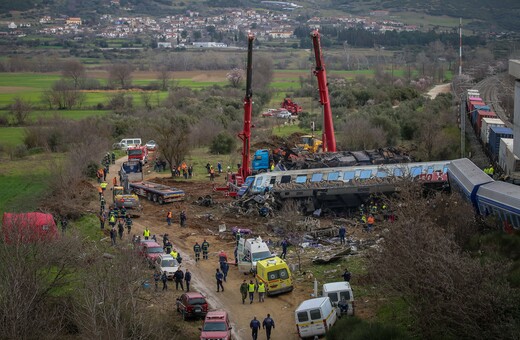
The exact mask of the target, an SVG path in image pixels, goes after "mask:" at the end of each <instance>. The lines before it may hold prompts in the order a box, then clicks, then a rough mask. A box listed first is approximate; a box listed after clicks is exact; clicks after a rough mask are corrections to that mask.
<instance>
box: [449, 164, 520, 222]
mask: <svg viewBox="0 0 520 340" xmlns="http://www.w3.org/2000/svg"><path fill="white" fill-rule="evenodd" d="M448 180H449V183H450V187H451V188H452V189H454V190H457V191H459V192H461V193H462V195H463V196H464V197H465V198H466V199H468V200H469V201H470V202H471V204H472V205H473V207H474V208H475V211H476V213H478V214H480V215H482V216H489V215H493V216H495V217H496V218H497V219H498V220H499V221H500V222H501V224H502V227H503V228H504V230H506V231H508V230H511V229H513V228H514V229H519V228H520V186H517V185H514V184H511V183H506V182H501V181H495V180H493V179H492V178H491V177H490V176H488V175H487V174H485V173H484V171H482V170H481V169H480V168H479V167H477V166H476V165H475V164H474V163H473V162H471V161H470V160H469V159H467V158H462V159H457V160H453V161H451V162H450V164H449V166H448Z"/></svg>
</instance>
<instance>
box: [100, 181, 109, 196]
mask: <svg viewBox="0 0 520 340" xmlns="http://www.w3.org/2000/svg"><path fill="white" fill-rule="evenodd" d="M99 186H100V187H101V191H102V193H103V194H105V190H107V186H108V183H107V182H106V181H105V180H103V182H101V184H99Z"/></svg>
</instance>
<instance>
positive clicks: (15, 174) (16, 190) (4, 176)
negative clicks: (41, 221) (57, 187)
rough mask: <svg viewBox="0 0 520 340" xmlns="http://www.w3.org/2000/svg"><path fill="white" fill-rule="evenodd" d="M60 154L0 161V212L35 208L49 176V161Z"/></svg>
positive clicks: (45, 187)
mask: <svg viewBox="0 0 520 340" xmlns="http://www.w3.org/2000/svg"><path fill="white" fill-rule="evenodd" d="M52 157H54V158H56V159H58V158H59V157H62V156H60V155H55V154H53V155H49V154H38V155H33V156H29V157H26V158H24V159H21V160H12V161H9V162H0V213H4V212H6V211H11V212H24V211H31V210H35V209H36V208H37V206H38V202H39V198H40V197H41V195H43V194H44V193H45V191H46V189H47V183H48V180H49V178H50V176H51V173H50V167H49V162H50V161H51V158H52Z"/></svg>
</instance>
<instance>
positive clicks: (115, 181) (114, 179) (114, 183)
mask: <svg viewBox="0 0 520 340" xmlns="http://www.w3.org/2000/svg"><path fill="white" fill-rule="evenodd" d="M112 185H113V186H115V187H117V177H116V176H114V178H112Z"/></svg>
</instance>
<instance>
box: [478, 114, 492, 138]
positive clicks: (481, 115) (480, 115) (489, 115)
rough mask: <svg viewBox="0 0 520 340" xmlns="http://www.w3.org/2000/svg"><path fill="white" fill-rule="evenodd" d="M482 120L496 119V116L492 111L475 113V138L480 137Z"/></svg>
mask: <svg viewBox="0 0 520 340" xmlns="http://www.w3.org/2000/svg"><path fill="white" fill-rule="evenodd" d="M482 118H497V114H496V113H494V112H493V111H482V110H478V111H477V121H476V122H475V129H476V130H475V132H476V134H477V136H480V129H481V127H482Z"/></svg>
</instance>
